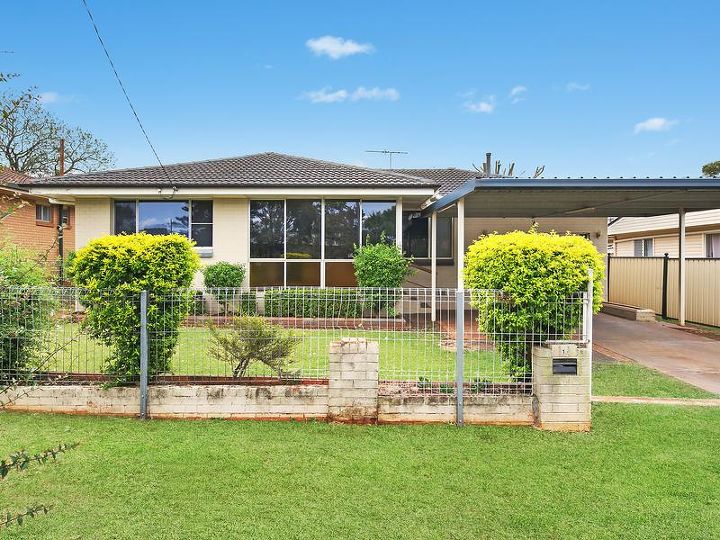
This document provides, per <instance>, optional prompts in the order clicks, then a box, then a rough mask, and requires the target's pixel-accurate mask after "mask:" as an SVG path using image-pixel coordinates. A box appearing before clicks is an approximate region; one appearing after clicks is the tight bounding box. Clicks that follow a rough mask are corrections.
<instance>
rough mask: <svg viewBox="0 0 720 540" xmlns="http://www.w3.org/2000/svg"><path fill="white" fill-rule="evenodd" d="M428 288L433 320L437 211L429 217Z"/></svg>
mask: <svg viewBox="0 0 720 540" xmlns="http://www.w3.org/2000/svg"><path fill="white" fill-rule="evenodd" d="M430 289H431V294H432V298H431V299H430V307H431V309H432V314H431V315H430V320H431V321H432V322H435V318H436V312H437V212H433V213H432V217H431V218H430Z"/></svg>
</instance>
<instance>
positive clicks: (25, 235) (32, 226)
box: [0, 190, 75, 270]
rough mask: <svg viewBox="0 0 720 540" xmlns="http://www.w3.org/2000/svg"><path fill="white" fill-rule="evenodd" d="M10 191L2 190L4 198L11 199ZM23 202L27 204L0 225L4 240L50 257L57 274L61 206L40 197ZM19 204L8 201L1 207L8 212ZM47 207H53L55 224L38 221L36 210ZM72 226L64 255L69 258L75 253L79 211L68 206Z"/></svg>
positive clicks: (65, 243)
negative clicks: (38, 207) (11, 206)
mask: <svg viewBox="0 0 720 540" xmlns="http://www.w3.org/2000/svg"><path fill="white" fill-rule="evenodd" d="M10 193H11V192H10V191H7V190H0V195H5V196H9V195H10ZM20 199H21V200H22V201H23V202H24V203H25V204H24V206H22V207H21V208H19V209H17V210H16V211H15V212H13V213H12V214H11V215H10V216H8V217H7V218H6V219H4V220H3V222H2V224H0V240H2V241H8V242H12V243H13V244H17V245H18V246H21V247H23V248H27V249H31V250H33V251H37V252H38V253H40V254H45V253H47V257H48V263H49V264H50V267H51V268H52V269H53V270H54V269H55V268H56V266H55V263H56V262H57V259H58V255H59V246H58V242H57V236H58V230H57V227H58V224H59V223H60V206H59V205H50V203H48V202H47V201H46V200H43V199H39V198H37V197H30V196H24V195H21V196H20ZM15 204H17V200H13V201H12V202H10V203H9V202H8V201H4V202H2V203H0V207H1V208H2V209H3V210H4V209H6V208H7V207H8V206H10V205H15ZM38 204H43V205H45V206H50V208H51V217H52V220H51V221H49V222H43V221H38V220H37V219H35V217H36V206H37V205H38ZM66 208H67V209H68V214H69V222H68V225H67V226H66V228H65V230H64V251H65V254H66V255H67V253H69V252H70V251H73V250H74V249H75V210H74V208H73V207H72V206H67V207H66Z"/></svg>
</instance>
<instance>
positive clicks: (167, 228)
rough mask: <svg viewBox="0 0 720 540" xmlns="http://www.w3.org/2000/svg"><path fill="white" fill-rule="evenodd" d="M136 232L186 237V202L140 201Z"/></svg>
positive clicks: (187, 221)
mask: <svg viewBox="0 0 720 540" xmlns="http://www.w3.org/2000/svg"><path fill="white" fill-rule="evenodd" d="M138 216H139V220H138V232H146V233H148V234H181V235H183V236H187V235H188V225H189V222H190V215H189V212H188V203H187V201H140V202H139V203H138Z"/></svg>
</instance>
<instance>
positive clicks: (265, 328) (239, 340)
mask: <svg viewBox="0 0 720 540" xmlns="http://www.w3.org/2000/svg"><path fill="white" fill-rule="evenodd" d="M209 328H210V336H211V343H210V354H211V355H212V356H213V357H214V358H215V359H217V360H220V361H222V362H228V363H230V364H231V365H232V372H233V377H242V376H243V375H245V372H246V371H247V369H248V367H249V366H250V364H252V363H253V362H260V363H262V364H265V365H266V366H268V367H270V368H271V369H272V370H273V372H275V373H277V374H279V375H280V376H282V375H283V368H284V367H285V366H286V365H287V363H288V357H289V356H290V355H291V354H292V352H293V350H294V349H295V346H296V345H297V343H298V341H299V338H297V337H295V336H293V335H292V333H291V332H289V331H288V330H285V329H284V328H283V327H282V326H280V325H277V324H271V323H269V322H267V321H265V320H263V319H262V318H260V317H237V318H235V319H233V322H232V326H231V327H230V329H224V328H217V327H215V326H212V325H211V326H210V327H209Z"/></svg>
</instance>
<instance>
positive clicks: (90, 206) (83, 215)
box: [75, 198, 112, 249]
mask: <svg viewBox="0 0 720 540" xmlns="http://www.w3.org/2000/svg"><path fill="white" fill-rule="evenodd" d="M111 208H112V205H111V201H110V199H109V198H103V199H77V201H76V202H75V221H76V227H75V248H76V249H80V248H82V247H84V246H85V245H86V244H87V243H88V242H89V241H90V240H94V239H95V238H98V237H100V236H105V235H106V234H112V212H111Z"/></svg>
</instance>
